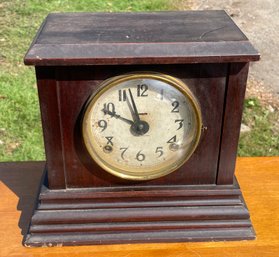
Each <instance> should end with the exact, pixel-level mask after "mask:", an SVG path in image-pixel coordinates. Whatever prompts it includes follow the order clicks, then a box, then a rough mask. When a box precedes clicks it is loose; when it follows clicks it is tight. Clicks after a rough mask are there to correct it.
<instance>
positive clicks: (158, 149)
mask: <svg viewBox="0 0 279 257" xmlns="http://www.w3.org/2000/svg"><path fill="white" fill-rule="evenodd" d="M155 153H159V156H158V158H159V157H161V156H162V155H163V154H164V151H163V147H162V146H158V147H157V148H156V151H155Z"/></svg>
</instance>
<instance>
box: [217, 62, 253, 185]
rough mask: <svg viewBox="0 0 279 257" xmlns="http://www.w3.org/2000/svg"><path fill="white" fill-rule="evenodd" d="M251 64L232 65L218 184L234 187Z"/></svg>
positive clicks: (227, 92)
mask: <svg viewBox="0 0 279 257" xmlns="http://www.w3.org/2000/svg"><path fill="white" fill-rule="evenodd" d="M248 70H249V63H231V64H230V67H229V74H228V80H227V90H226V102H225V106H224V120H223V128H222V136H221V145H220V157H219V167H218V176H217V184H219V185H232V184H233V180H234V171H235V163H236V156H237V147H238V139H239V134H240V126H241V118H242V113H243V104H244V98H245V90H246V81H247V76H248Z"/></svg>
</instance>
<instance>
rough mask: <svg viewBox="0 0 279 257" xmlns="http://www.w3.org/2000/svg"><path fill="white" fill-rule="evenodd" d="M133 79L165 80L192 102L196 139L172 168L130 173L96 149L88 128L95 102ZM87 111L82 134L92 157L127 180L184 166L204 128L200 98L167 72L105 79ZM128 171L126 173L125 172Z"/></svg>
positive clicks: (159, 173) (145, 178)
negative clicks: (112, 89)
mask: <svg viewBox="0 0 279 257" xmlns="http://www.w3.org/2000/svg"><path fill="white" fill-rule="evenodd" d="M131 79H156V80H160V81H162V82H165V83H167V84H169V85H171V86H174V87H175V88H176V89H178V90H179V91H180V92H182V93H183V94H184V95H185V97H187V98H188V99H189V100H190V102H191V104H192V107H193V109H194V111H195V114H196V119H197V134H196V137H195V139H194V143H193V144H192V147H191V148H190V149H189V151H188V152H187V154H186V155H185V157H184V158H183V159H182V161H180V162H179V163H178V164H177V163H175V164H177V165H173V167H172V168H170V167H169V166H170V165H169V166H167V167H165V168H161V169H159V170H156V169H154V172H153V173H152V174H149V175H146V174H141V173H140V172H138V173H137V174H132V175H131V174H128V173H129V172H128V171H124V170H122V169H118V168H116V167H113V166H112V165H109V164H108V163H106V162H105V161H104V160H103V159H101V158H100V157H99V156H98V154H97V153H96V152H95V151H94V146H93V143H92V142H94V138H92V137H91V136H90V135H89V134H88V132H87V128H88V126H89V127H91V124H88V123H90V122H88V119H89V115H90V110H91V109H92V107H93V106H94V104H95V102H96V101H97V100H98V98H99V97H100V96H101V95H102V94H103V93H104V92H105V91H107V90H109V89H110V88H112V87H114V86H116V85H117V84H119V83H122V82H125V81H128V80H131ZM84 108H85V112H84V116H83V120H82V136H83V141H84V144H85V146H86V149H87V151H88V153H89V154H90V156H91V157H92V159H93V160H94V161H95V162H96V163H97V164H98V165H99V166H100V167H102V168H103V169H104V170H106V171H107V172H109V173H110V174H112V175H115V176H117V177H120V178H122V179H127V180H139V181H143V180H151V179H155V178H160V177H163V176H165V175H167V174H170V173H171V172H173V171H175V170H177V169H178V168H179V167H180V166H182V165H183V164H184V163H185V162H186V161H187V160H188V159H189V158H190V157H191V155H192V154H193V152H194V151H195V149H196V147H197V146H198V143H199V140H200V136H201V129H202V115H201V110H200V105H199V103H198V100H197V99H196V97H195V96H194V95H193V93H192V92H191V90H190V89H189V88H188V86H187V85H186V84H185V83H184V82H183V81H181V80H179V79H177V78H174V77H172V76H169V75H166V74H161V73H155V72H139V73H128V74H124V75H120V76H115V77H112V78H109V79H107V80H105V81H103V82H102V83H101V84H100V86H99V88H98V89H97V90H96V91H95V92H93V93H92V95H91V96H90V98H89V99H88V101H87V103H86V105H85V107H84ZM125 172H126V173H125Z"/></svg>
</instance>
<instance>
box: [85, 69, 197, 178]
mask: <svg viewBox="0 0 279 257" xmlns="http://www.w3.org/2000/svg"><path fill="white" fill-rule="evenodd" d="M200 132H201V113H200V107H199V104H198V101H197V100H196V98H195V97H194V95H193V94H192V93H191V91H190V89H189V88H188V87H187V85H186V84H184V83H183V82H182V81H180V80H178V79H176V78H174V77H171V76H168V75H163V74H158V73H135V74H127V75H122V76H117V77H113V78H111V79H108V80H106V81H104V82H103V83H102V85H100V87H99V89H98V90H97V91H96V92H93V94H92V96H91V97H90V99H89V100H88V103H87V105H86V107H85V113H84V117H83V123H82V133H83V139H84V143H85V146H86V148H87V150H88V152H89V154H90V155H91V157H92V158H93V159H94V161H95V162H97V163H98V164H99V165H100V166H101V167H102V168H103V169H105V170H106V171H108V172H109V173H111V174H113V175H115V176H118V177H121V178H123V179H129V180H149V179H154V178H158V177H161V176H164V175H166V174H169V173H171V172H172V171H174V170H176V169H178V168H179V167H180V166H181V165H182V164H183V163H185V161H187V160H188V159H189V158H190V156H191V154H192V153H193V152H194V150H195V148H196V146H197V144H198V142H199V138H200Z"/></svg>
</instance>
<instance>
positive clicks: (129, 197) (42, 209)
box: [23, 180, 255, 247]
mask: <svg viewBox="0 0 279 257" xmlns="http://www.w3.org/2000/svg"><path fill="white" fill-rule="evenodd" d="M254 238H255V233H254V230H253V227H252V224H251V221H250V218H249V212H248V209H247V207H246V205H245V202H244V200H243V197H242V194H241V190H240V188H239V186H238V184H237V181H236V180H235V183H234V185H222V186H218V185H199V186H155V187H154V186H152V187H151V186H148V187H138V188H137V186H128V187H110V188H84V189H81V188H79V189H64V190H50V189H48V188H47V186H46V185H45V184H44V183H43V184H42V186H41V190H40V193H39V200H38V203H37V206H36V208H35V210H34V213H33V216H32V220H31V224H30V228H29V232H28V234H27V235H26V236H25V238H24V242H23V243H24V245H25V246H29V247H35V246H62V245H88V244H96V245H99V244H121V243H151V242H188V241H223V240H247V239H254Z"/></svg>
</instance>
